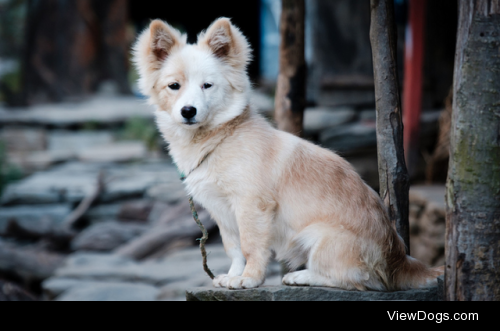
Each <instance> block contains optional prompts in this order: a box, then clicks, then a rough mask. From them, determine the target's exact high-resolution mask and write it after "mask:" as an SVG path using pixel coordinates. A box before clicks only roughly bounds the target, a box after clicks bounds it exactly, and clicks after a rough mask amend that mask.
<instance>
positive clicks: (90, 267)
mask: <svg viewBox="0 0 500 331" xmlns="http://www.w3.org/2000/svg"><path fill="white" fill-rule="evenodd" d="M255 100H256V102H257V104H258V108H259V109H261V110H262V112H263V113H264V114H265V115H266V116H268V117H270V113H271V112H272V108H273V101H272V99H270V98H268V97H266V96H265V95H263V94H261V93H256V95H255ZM152 114H153V110H152V108H151V107H150V106H147V105H146V104H145V103H144V100H139V99H135V98H129V97H110V96H97V97H96V98H92V99H90V100H88V101H86V102H83V103H79V104H69V103H68V104H60V105H46V106H37V107H33V108H29V109H24V110H15V111H13V110H7V109H3V108H1V107H0V141H2V142H3V143H4V144H5V145H6V149H7V156H8V159H9V161H10V163H11V164H13V165H15V166H16V167H18V168H21V169H22V170H23V171H24V173H25V175H26V176H25V177H24V178H23V179H22V180H20V181H17V182H14V183H11V184H10V185H8V186H7V187H6V188H5V190H4V191H3V193H2V195H1V196H0V277H2V276H4V275H6V276H8V277H11V278H13V279H15V280H16V281H17V282H19V283H21V284H24V285H25V287H28V288H35V289H36V288H40V284H42V285H41V289H42V293H41V295H40V296H39V298H40V299H44V300H60V301H79V300H90V301H108V300H109V301H119V300H126V301H136V300H137V301H139V300H147V301H154V300H185V299H186V297H185V291H186V289H188V288H193V287H204V286H205V287H206V286H210V284H211V280H210V279H209V278H208V276H207V275H206V274H205V273H204V271H203V270H202V267H201V254H200V251H199V248H198V247H197V246H196V238H198V237H199V236H200V233H199V229H198V228H197V226H196V224H194V221H193V220H192V218H191V215H190V211H189V206H188V204H187V199H186V193H185V191H184V189H183V186H182V183H181V181H180V180H179V179H178V174H177V171H176V168H175V166H174V165H173V164H172V161H171V160H170V158H169V157H168V155H167V154H166V153H165V152H164V145H163V144H162V143H161V142H159V143H157V144H156V147H153V148H151V146H149V144H150V141H146V140H145V139H141V138H140V137H139V138H135V139H128V140H125V139H123V137H121V136H120V134H119V132H121V131H120V130H122V129H123V128H124V127H127V125H130V123H137V120H138V119H139V123H146V126H147V127H146V128H144V127H140V128H141V130H146V131H147V130H149V129H151V128H153V130H154V129H155V128H154V126H153V124H152V122H153V118H152ZM374 115H375V111H374V110H364V111H359V110H356V109H355V108H352V107H344V106H335V107H314V108H309V109H308V110H307V111H306V113H305V120H304V123H305V124H304V135H305V136H306V138H308V139H310V140H312V141H314V142H316V143H318V144H321V145H322V146H324V147H328V148H331V149H333V150H336V151H339V152H340V153H341V154H342V155H343V156H345V157H346V158H347V159H348V160H349V161H350V162H351V163H352V164H353V165H354V166H355V168H356V170H357V171H358V172H359V173H360V174H361V176H362V177H363V178H364V179H365V180H366V181H367V182H368V183H369V184H370V185H372V186H374V187H376V186H377V185H378V174H377V161H376V137H375V116H374ZM436 115H437V113H428V114H427V115H426V116H424V118H423V122H424V123H425V124H426V125H425V127H426V128H429V127H432V126H433V125H435V124H436V123H437V116H436ZM131 121H132V122H131ZM134 121H135V122H134ZM140 121H142V122H140ZM148 123H149V124H148ZM141 125H144V124H141ZM431 131H432V130H431ZM153 142H154V141H153ZM101 176H102V178H103V181H102V182H103V183H104V189H103V190H102V191H101V192H100V193H99V196H98V199H97V200H96V201H95V202H94V204H93V205H92V207H91V208H90V209H89V210H87V211H86V212H85V214H84V215H83V217H81V219H80V220H79V221H78V222H77V223H76V224H75V227H74V228H73V231H76V233H74V234H71V235H68V234H67V233H65V232H61V231H62V229H63V227H64V224H65V222H67V220H68V219H69V218H70V216H71V215H72V212H73V211H74V210H75V209H76V208H77V207H78V205H79V204H80V203H81V202H82V201H83V200H85V199H86V198H88V197H89V196H92V194H93V193H94V192H95V191H96V189H97V187H98V178H99V177H101ZM419 192H420V193H421V194H420V195H419V197H417V198H415V199H416V201H417V203H416V204H415V206H414V207H413V209H412V211H413V216H414V219H415V222H414V224H415V225H414V227H413V228H414V229H415V233H418V234H419V235H420V240H419V241H416V243H417V244H418V245H417V246H415V247H416V248H415V251H416V252H417V251H418V252H419V254H420V256H422V257H424V258H426V259H427V260H426V261H427V263H429V264H434V263H438V262H440V260H439V259H440V258H441V257H440V255H439V254H440V252H441V251H440V250H441V246H440V245H441V242H440V241H439V240H440V239H439V238H440V236H441V233H440V231H441V230H442V222H441V221H442V218H440V217H441V215H442V205H441V204H439V203H438V204H433V203H428V202H427V201H428V200H429V199H430V200H433V199H434V198H428V197H427V196H428V195H429V194H427V193H426V189H425V188H424V189H421V190H420V191H419ZM422 192H423V193H422ZM440 194H441V193H439V192H438V193H437V196H439V195H440ZM422 195H423V198H422V197H421V196H422ZM431 195H432V194H431ZM435 195H436V194H435ZM434 200H435V199H434ZM198 211H199V214H200V218H201V219H202V221H203V223H204V224H205V225H206V227H207V228H208V230H209V232H210V234H211V243H210V246H209V248H208V251H209V252H210V255H209V258H208V263H209V266H210V267H211V268H212V269H213V270H214V273H216V274H218V273H225V272H227V269H228V268H229V260H228V258H227V257H226V256H225V254H224V252H223V248H222V246H221V244H220V242H221V241H220V237H218V230H217V228H216V226H215V223H214V222H213V221H212V220H210V218H209V216H208V214H207V213H206V212H205V211H204V210H203V209H201V208H199V210H198ZM436 238H437V240H438V243H437V244H435V242H436ZM432 240H434V243H433V244H432V245H434V246H432V245H431V244H429V243H431V241H432ZM426 246H429V247H430V246H432V252H431V253H429V252H428V251H426V250H425V249H422V248H425V247H426ZM412 249H414V248H413V246H412ZM441 253H442V252H441ZM268 276H269V277H268V280H267V281H266V285H267V286H271V287H273V286H274V287H276V286H279V285H280V283H281V280H280V278H281V277H280V266H279V265H278V264H277V263H274V264H272V265H271V266H270V267H269V270H268ZM274 287H273V288H274ZM273 291H275V290H273ZM280 291H281V290H280ZM287 291H293V290H292V289H289V290H287ZM304 291H306V290H304ZM307 291H309V290H307ZM311 291H312V290H311ZM280 293H282V292H280ZM287 293H288V292H287ZM39 294H40V293H39ZM311 298H312V297H311Z"/></svg>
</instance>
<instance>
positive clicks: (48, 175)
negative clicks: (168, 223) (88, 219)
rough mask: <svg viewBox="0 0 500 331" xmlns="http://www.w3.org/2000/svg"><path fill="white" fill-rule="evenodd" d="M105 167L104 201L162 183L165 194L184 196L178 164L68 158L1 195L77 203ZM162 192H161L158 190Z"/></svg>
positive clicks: (11, 200)
mask: <svg viewBox="0 0 500 331" xmlns="http://www.w3.org/2000/svg"><path fill="white" fill-rule="evenodd" d="M100 171H104V174H105V181H106V190H105V192H103V194H102V195H101V197H100V200H101V201H102V202H112V201H117V200H123V199H129V198H133V199H135V198H141V197H143V196H144V195H146V192H148V190H149V189H151V188H153V187H155V186H157V185H164V184H167V188H168V185H169V184H170V185H171V187H170V189H166V188H165V185H164V186H163V188H162V190H160V191H161V192H165V193H164V194H165V196H170V195H172V196H173V197H175V199H174V198H170V199H167V200H169V201H170V200H176V199H180V198H181V197H185V196H186V195H185V193H184V189H183V186H182V183H181V181H180V179H179V175H178V173H177V170H176V168H175V167H174V166H173V165H172V164H170V163H168V162H152V163H148V162H143V163H138V164H114V163H83V162H69V163H66V164H64V165H61V166H57V167H53V168H51V169H50V170H48V171H44V172H38V173H36V174H34V175H32V176H29V177H27V178H25V179H23V180H21V181H19V182H17V183H13V184H11V185H9V186H8V187H7V188H6V189H5V191H4V193H3V195H2V197H1V199H0V204H3V205H15V204H17V205H19V204H56V203H68V202H69V203H77V202H79V201H81V200H82V199H83V198H85V197H86V196H88V195H89V194H91V193H92V192H94V190H95V187H96V184H97V177H98V175H99V172H100ZM159 194H160V193H159Z"/></svg>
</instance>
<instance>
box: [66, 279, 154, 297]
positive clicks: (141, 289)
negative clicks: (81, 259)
mask: <svg viewBox="0 0 500 331" xmlns="http://www.w3.org/2000/svg"><path fill="white" fill-rule="evenodd" d="M158 293H159V290H158V289H157V288H155V287H153V286H151V285H145V284H127V283H109V284H103V283H88V284H83V285H81V286H75V287H71V288H70V289H68V290H67V291H65V292H64V293H63V294H62V295H61V296H60V297H58V298H57V301H156V297H157V296H158Z"/></svg>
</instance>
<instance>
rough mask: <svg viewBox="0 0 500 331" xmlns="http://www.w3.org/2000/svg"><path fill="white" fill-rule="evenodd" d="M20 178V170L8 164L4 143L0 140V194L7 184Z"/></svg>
mask: <svg viewBox="0 0 500 331" xmlns="http://www.w3.org/2000/svg"><path fill="white" fill-rule="evenodd" d="M22 178H23V173H22V171H21V170H20V169H19V168H17V167H15V166H13V165H11V164H9V162H8V159H7V151H6V148H5V144H4V143H3V142H2V141H0V194H1V193H2V192H3V190H4V188H5V187H6V186H7V185H8V184H10V183H12V182H14V181H16V180H20V179H22Z"/></svg>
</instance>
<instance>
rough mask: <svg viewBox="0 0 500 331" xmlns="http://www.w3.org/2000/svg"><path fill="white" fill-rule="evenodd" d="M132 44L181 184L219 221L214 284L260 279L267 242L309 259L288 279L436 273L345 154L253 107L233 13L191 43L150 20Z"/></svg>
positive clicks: (398, 279)
mask: <svg viewBox="0 0 500 331" xmlns="http://www.w3.org/2000/svg"><path fill="white" fill-rule="evenodd" d="M134 51H135V63H136V66H137V68H138V70H139V72H140V81H139V85H140V89H141V91H142V92H143V93H144V94H145V95H147V96H148V97H149V98H150V102H151V103H152V104H154V105H156V107H157V111H156V118H157V124H158V127H159V129H160V131H161V133H162V134H163V137H164V138H165V140H166V141H167V142H168V144H169V149H170V154H171V156H172V157H173V159H174V161H175V163H176V164H177V166H178V167H179V169H180V170H181V171H182V172H183V173H184V174H186V176H187V178H186V180H185V185H186V187H187V190H188V193H189V194H190V195H192V196H193V198H194V200H195V201H197V202H199V203H200V204H202V205H203V206H204V207H205V208H206V209H207V210H208V211H209V212H210V214H211V215H212V217H213V218H214V219H215V220H216V221H217V224H218V225H219V229H220V233H221V235H222V239H223V242H224V247H225V249H226V252H227V254H228V256H229V257H230V258H231V259H232V265H231V269H230V270H229V272H228V274H227V275H219V276H218V277H216V278H215V280H214V282H213V284H214V286H215V287H227V288H230V289H241V288H254V287H258V286H259V285H261V284H263V283H264V280H265V272H266V266H267V264H268V262H269V260H270V259H271V257H272V256H273V253H274V255H275V257H276V259H278V260H280V261H286V262H287V263H288V265H289V266H290V269H291V270H296V269H297V268H298V267H299V266H301V265H306V266H307V269H306V270H302V271H296V272H291V273H289V274H287V275H286V276H285V277H284V278H283V283H284V284H286V285H299V286H300V285H303V286H307V285H309V286H329V287H339V288H344V289H358V290H366V289H371V290H397V289H408V288H413V287H421V286H426V285H429V284H431V283H433V282H435V278H436V277H437V276H438V275H440V274H442V270H438V269H428V268H427V267H426V266H424V265H423V264H422V263H420V262H419V261H416V260H415V259H413V258H411V257H409V256H406V254H405V247H404V243H403V242H402V240H401V238H400V237H399V236H398V235H397V233H396V231H395V229H394V227H393V226H392V225H391V223H390V222H389V219H388V216H387V213H386V210H385V207H384V205H383V203H382V202H381V200H380V198H379V196H378V195H377V194H376V193H375V192H374V191H373V190H372V189H370V188H369V187H368V186H367V185H366V184H365V183H364V182H363V181H362V180H361V178H360V177H359V175H358V174H356V172H355V171H354V170H353V168H352V167H351V166H350V165H349V163H347V162H346V161H345V160H344V159H342V158H341V157H339V156H338V155H336V154H335V153H333V152H331V151H328V150H326V149H322V148H320V147H318V146H316V145H314V144H311V143H309V142H307V141H305V140H302V139H300V138H297V137H295V136H293V135H291V134H288V133H285V132H281V131H278V130H276V129H274V128H273V127H272V126H271V125H270V124H268V123H267V122H266V120H265V119H264V118H263V117H261V116H260V115H259V114H258V113H257V112H256V110H255V109H254V108H253V107H252V103H251V100H250V99H251V98H250V95H251V94H250V93H251V86H250V82H249V79H248V76H247V73H246V67H247V64H248V63H249V61H250V58H251V54H250V52H251V50H250V46H249V44H248V42H247V40H246V39H245V37H244V36H243V35H242V33H241V32H240V31H239V30H238V29H237V28H236V27H235V26H234V25H232V24H231V22H230V20H229V19H226V18H221V19H219V20H217V21H215V22H214V23H213V24H212V25H211V26H210V27H209V28H208V30H207V31H206V32H204V33H201V34H200V35H199V36H198V43H197V44H195V45H190V44H187V42H186V36H184V35H181V33H180V32H179V31H177V30H175V29H174V28H172V27H171V26H169V25H168V24H166V23H164V22H162V21H159V20H155V21H153V22H152V23H151V25H150V27H149V29H147V30H146V31H144V32H143V33H142V34H141V36H140V37H139V39H138V41H137V43H136V45H135V48H134Z"/></svg>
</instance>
